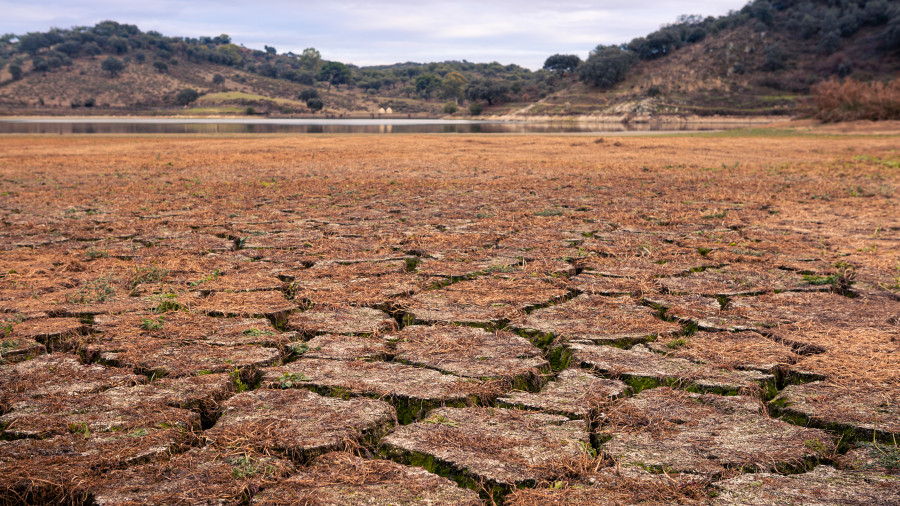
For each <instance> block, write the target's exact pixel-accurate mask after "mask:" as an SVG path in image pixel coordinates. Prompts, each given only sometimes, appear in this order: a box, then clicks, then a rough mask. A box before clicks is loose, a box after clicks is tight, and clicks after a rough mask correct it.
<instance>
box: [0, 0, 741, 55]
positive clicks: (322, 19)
mask: <svg viewBox="0 0 900 506" xmlns="http://www.w3.org/2000/svg"><path fill="white" fill-rule="evenodd" d="M744 3H746V0H706V1H701V2H688V1H684V0H675V1H661V0H651V1H644V2H640V3H638V2H634V1H627V0H601V1H578V0H558V1H547V0H493V1H491V2H481V1H473V0H457V1H453V2H449V1H446V0H444V1H434V0H418V1H412V0H380V1H357V0H330V1H329V2H318V1H316V2H313V1H299V2H297V1H286V0H257V1H255V2H249V3H248V2H236V1H213V0H193V1H191V2H181V1H175V0H161V1H159V0H156V1H149V2H121V1H119V0H115V1H114V0H98V1H90V2H89V1H85V0H69V1H63V0H33V1H29V2H27V3H25V2H21V0H19V1H15V2H13V1H9V0H0V9H2V11H3V12H4V25H5V28H4V31H11V32H14V33H25V32H29V31H44V30H47V29H48V28H50V27H54V26H55V27H62V28H68V27H70V26H77V25H92V24H94V23H96V22H98V21H101V20H105V19H112V20H116V21H120V22H123V23H131V24H136V25H138V26H139V27H141V29H143V30H156V31H159V32H160V33H163V34H166V35H173V36H190V37H196V36H200V35H218V34H220V33H228V34H229V35H231V37H232V40H234V41H235V42H236V43H243V44H245V45H247V46H248V47H254V48H262V46H263V44H268V45H272V46H275V47H276V48H278V50H279V51H295V52H298V51H301V50H302V49H303V48H306V47H316V48H318V49H319V50H320V51H321V52H322V54H323V56H324V57H325V58H329V59H336V60H341V61H347V62H351V63H355V64H358V65H367V64H386V63H395V62H399V61H423V62H424V61H441V60H448V59H456V60H462V59H466V60H469V61H495V60H496V61H500V62H501V63H518V64H521V65H524V66H528V67H531V68H537V67H539V66H540V65H541V64H542V63H543V60H544V59H545V58H546V57H547V56H549V55H551V54H554V53H558V52H564V53H576V54H580V55H582V56H586V55H587V52H588V51H589V50H590V49H592V48H593V47H595V46H596V45H597V44H601V43H602V44H614V43H621V42H627V41H628V40H631V39H632V38H634V37H638V36H641V35H645V34H646V33H648V32H650V31H653V30H655V29H657V28H659V26H660V25H662V24H664V23H670V22H673V21H675V18H676V17H677V16H678V15H679V14H702V15H721V14H725V13H726V12H727V11H728V10H730V9H739V8H741V7H742V6H743V5H744Z"/></svg>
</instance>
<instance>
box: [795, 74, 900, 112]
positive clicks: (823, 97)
mask: <svg viewBox="0 0 900 506" xmlns="http://www.w3.org/2000/svg"><path fill="white" fill-rule="evenodd" d="M812 106H813V111H814V114H815V117H816V118H819V119H821V120H822V121H825V122H836V121H853V120H861V119H867V120H873V121H878V120H889V119H895V120H896V119H900V80H894V81H891V82H889V83H882V82H877V81H876V82H869V83H863V82H859V81H854V80H852V79H847V80H844V81H837V80H834V79H832V80H829V81H825V82H822V83H819V84H817V85H815V86H813V88H812Z"/></svg>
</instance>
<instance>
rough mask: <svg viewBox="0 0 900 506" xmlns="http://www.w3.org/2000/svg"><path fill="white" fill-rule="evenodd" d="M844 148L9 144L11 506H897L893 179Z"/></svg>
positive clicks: (125, 141) (716, 139)
mask: <svg viewBox="0 0 900 506" xmlns="http://www.w3.org/2000/svg"><path fill="white" fill-rule="evenodd" d="M829 128H832V127H829ZM846 128H847V129H850V130H853V132H852V134H848V135H836V134H837V131H835V130H829V134H828V136H820V135H818V134H816V133H815V130H813V131H812V132H805V133H804V132H800V131H778V130H769V131H766V132H764V133H761V132H757V131H747V132H744V133H743V134H740V133H737V134H736V133H728V134H714V135H709V136H698V137H691V138H687V137H667V138H649V137H625V136H623V137H620V138H617V140H616V141H615V143H612V142H603V143H596V142H590V141H589V140H587V139H586V138H584V137H536V136H535V137H532V136H522V137H498V138H494V137H487V136H483V137H473V136H461V137H453V138H452V139H450V138H444V137H438V136H435V137H429V136H416V137H415V138H414V141H413V138H411V137H409V138H407V137H391V138H387V137H377V138H376V137H366V136H358V137H350V138H348V137H320V138H312V137H279V136H272V137H263V136H260V137H254V138H253V142H247V139H246V138H240V137H237V138H232V137H226V136H223V137H216V138H195V137H180V138H150V137H127V136H126V137H116V139H115V142H110V141H109V139H106V138H99V137H83V138H81V137H79V138H74V137H65V136H63V137H60V138H50V137H42V138H33V137H17V136H9V137H7V138H5V139H3V142H4V151H3V154H2V157H3V159H4V164H3V168H2V169H0V194H2V196H0V221H2V224H3V226H2V227H0V265H2V268H0V332H2V334H0V503H2V504H6V503H13V504H15V503H22V502H23V501H31V502H66V501H69V502H78V501H86V500H88V499H90V500H93V501H96V502H101V500H102V501H105V502H107V503H112V502H116V501H119V502H128V501H131V502H173V501H177V500H183V501H185V502H211V501H212V502H215V501H225V502H228V501H238V502H240V501H243V502H248V501H249V502H254V501H255V502H259V503H262V504H266V503H274V504H278V503H280V502H284V501H285V498H292V497H297V498H304V500H306V499H308V500H309V502H311V503H313V502H314V500H316V498H322V497H338V498H339V497H347V496H349V494H350V493H353V494H356V495H355V496H354V497H360V498H369V499H371V501H373V502H377V501H379V500H384V498H385V497H396V494H398V493H400V492H399V491H398V490H399V488H398V487H399V486H398V483H400V482H403V483H405V484H411V485H409V487H408V488H404V489H403V491H404V493H406V492H407V491H408V492H409V494H411V495H410V496H409V497H418V496H419V495H418V494H424V495H423V497H434V498H435V499H434V500H435V501H438V502H451V503H452V502H457V503H460V504H472V503H473V501H482V502H490V501H497V502H501V501H507V502H510V503H513V504H535V503H547V502H551V503H560V504H566V503H571V504H579V503H602V502H613V503H625V504H628V503H641V502H650V503H654V502H655V503H667V502H668V503H671V502H680V503H689V502H704V501H707V500H711V499H712V495H714V493H716V492H717V491H719V492H718V493H723V494H724V493H725V492H724V491H725V490H726V489H727V490H729V492H727V493H729V494H731V493H738V492H733V491H732V488H733V487H732V484H731V483H730V482H729V484H727V485H722V486H721V487H720V486H719V485H720V484H722V482H723V481H725V480H728V479H730V478H732V477H736V478H735V479H736V480H738V482H739V481H740V480H739V478H740V477H741V476H743V474H742V473H744V472H745V471H767V472H770V474H772V475H773V476H776V477H775V478H769V475H765V480H763V481H765V483H766V490H769V489H771V490H778V489H779V488H778V487H787V488H786V489H785V490H787V489H792V490H794V491H795V492H796V491H797V490H800V492H797V493H799V494H801V495H799V496H797V497H799V499H797V502H803V501H804V500H805V499H803V498H805V497H807V496H804V495H802V494H803V493H805V492H803V491H802V490H801V489H802V486H800V485H796V484H794V482H793V481H790V482H785V483H782V481H783V480H785V479H787V480H794V479H795V478H794V477H793V476H794V475H790V477H784V476H783V475H784V473H799V474H798V475H797V478H796V479H797V480H801V481H802V480H803V479H809V480H810V481H809V482H810V483H819V482H820V481H821V480H819V481H817V480H818V478H817V476H819V474H822V473H824V472H823V471H819V470H818V469H821V467H820V468H817V470H816V471H811V470H812V469H813V466H814V465H815V464H817V463H824V464H828V465H834V466H837V467H838V468H839V470H838V471H839V472H840V473H851V474H852V476H850V474H842V475H841V476H839V477H838V478H839V479H840V480H844V479H845V478H846V479H847V480H850V481H848V483H850V482H852V481H853V480H855V479H856V478H855V476H861V478H860V479H863V480H870V481H869V482H870V483H876V482H877V481H878V480H877V479H875V478H873V476H874V474H875V473H883V472H888V471H889V472H893V471H891V470H892V469H896V466H895V460H896V459H895V458H894V457H892V456H893V455H896V445H895V443H894V437H895V436H896V435H897V433H898V428H897V427H898V412H897V409H896V406H897V402H898V399H897V392H898V378H900V363H898V360H897V346H898V343H900V337H898V336H900V327H898V321H900V320H898V318H900V309H898V304H900V302H898V293H900V284H898V282H900V277H898V276H900V271H898V268H900V267H898V266H900V256H898V250H897V248H896V245H897V243H898V240H900V235H898V234H900V221H898V218H897V217H898V216H900V209H898V204H897V200H896V191H897V189H898V185H900V181H898V179H897V164H898V151H897V147H896V146H897V142H896V132H887V133H885V132H884V131H879V134H880V135H878V136H870V135H866V134H865V131H864V130H863V129H864V126H862V125H855V126H853V125H850V126H846ZM880 128H884V127H883V125H882V127H880ZM98 181H102V182H103V183H102V184H100V183H98ZM460 324H463V325H460ZM666 387H669V388H666ZM738 394H739V395H738ZM873 437H874V442H873ZM68 448H72V449H74V453H72V452H70V451H69V450H68ZM335 450H338V451H341V452H342V453H332V454H329V455H326V456H320V455H322V454H324V453H326V452H332V451H335ZM870 450H871V451H874V452H876V453H877V455H876V457H872V456H871V455H870V453H871V452H870ZM349 452H352V453H353V454H352V455H351V453H349ZM843 452H847V453H846V455H844V454H843ZM866 452H869V453H866ZM713 457H714V458H713ZM235 459H238V460H235ZM240 459H244V460H240ZM891 459H894V460H891ZM288 461H290V463H288ZM892 462H893V463H892ZM891 466H894V467H891ZM270 471H271V472H270ZM673 471H676V472H673ZM813 473H818V474H813ZM853 473H855V474H853ZM435 474H439V475H443V478H439V477H438V476H435ZM48 476H49V477H48ZM104 476H106V478H104ZM746 476H749V477H751V478H752V477H753V476H763V475H762V474H760V473H755V474H752V475H751V474H748V475H746ZM785 476H786V475H785ZM848 476H849V477H848ZM107 478H109V480H108V481H104V480H106V479H107ZM445 478H446V479H445ZM748 479H749V478H748ZM167 480H168V481H167ZM448 480H449V481H448ZM872 480H874V481H872ZM738 482H735V484H733V485H734V487H744V485H743V484H741V483H742V482H740V483H738ZM798 483H799V482H798ZM804 483H805V482H804ZM854 483H855V482H854ZM878 483H881V482H878ZM885 483H888V482H885ZM413 485H415V486H413ZM514 485H518V486H524V487H526V489H523V490H513V486H514ZM816 486H818V485H816ZM854 486H855V485H854ZM417 487H418V488H417ZM461 487H468V488H470V489H471V490H470V491H465V490H463V488H461ZM792 487H793V488H792ZM416 490H418V491H419V492H415V491H416ZM734 490H738V489H736V488H735V489H734ZM871 490H872V492H871V494H872V495H871V498H870V499H871V502H876V503H877V502H878V501H881V502H883V503H889V502H891V501H890V499H891V498H892V496H891V495H890V489H889V487H887V486H885V487H881V485H878V487H874V486H873V487H872V489H871ZM476 493H477V495H478V498H477V499H476V498H475V495H476ZM766 493H767V494H768V493H769V492H766ZM773 493H775V492H773ZM791 493H794V492H791ZM429 494H433V495H429ZM403 497H406V496H403ZM762 497H764V498H765V497H769V496H765V495H764V496H762ZM792 497H794V496H792ZM866 497H867V498H869V496H866ZM335 500H336V501H338V502H339V500H338V499H335ZM361 500H362V499H361Z"/></svg>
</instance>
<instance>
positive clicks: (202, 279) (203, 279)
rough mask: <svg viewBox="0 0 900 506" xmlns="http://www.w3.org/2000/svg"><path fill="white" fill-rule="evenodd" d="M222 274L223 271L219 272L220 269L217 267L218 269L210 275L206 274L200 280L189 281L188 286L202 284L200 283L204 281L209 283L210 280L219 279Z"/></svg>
mask: <svg viewBox="0 0 900 506" xmlns="http://www.w3.org/2000/svg"><path fill="white" fill-rule="evenodd" d="M221 275H222V273H221V272H219V269H216V270H214V271H212V273H210V274H209V275H208V276H206V277H204V278H201V279H200V280H199V281H191V282H189V283H188V286H191V287H194V286H200V285H202V284H203V283H208V282H210V281H214V280H216V279H219V276H221Z"/></svg>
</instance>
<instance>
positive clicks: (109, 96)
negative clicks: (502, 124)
mask: <svg viewBox="0 0 900 506" xmlns="http://www.w3.org/2000/svg"><path fill="white" fill-rule="evenodd" d="M898 71H900V4H897V3H896V2H891V1H888V0H803V1H797V0H753V1H751V2H750V3H748V4H747V5H746V6H745V7H744V8H743V9H741V10H740V11H736V12H732V13H730V14H728V15H726V16H721V17H702V16H694V15H686V16H681V17H680V18H679V19H678V20H676V22H675V23H673V24H671V25H666V26H663V27H662V28H660V29H659V30H657V31H655V32H653V33H650V34H648V35H646V36H643V37H638V38H635V39H633V40H631V41H629V42H626V43H622V44H620V45H612V46H604V45H600V46H597V47H596V48H594V50H593V51H591V53H590V56H589V57H588V58H587V60H586V61H581V59H580V58H578V57H577V56H574V55H552V56H549V57H548V59H547V62H546V64H545V66H544V68H543V69H541V70H538V71H531V70H529V69H526V68H523V67H520V66H517V65H501V64H499V63H470V62H467V61H465V60H463V61H447V62H435V63H424V64H423V63H412V62H407V63H400V64H395V65H382V66H370V67H357V66H353V65H347V64H344V63H341V62H337V61H329V60H325V59H323V58H322V56H321V54H320V53H319V52H318V51H317V50H316V49H314V48H308V49H306V50H304V51H302V52H301V53H300V54H295V53H292V52H287V53H279V52H278V51H277V49H276V48H274V47H269V46H265V48H264V50H253V49H248V48H245V47H243V46H240V45H237V44H235V43H234V42H233V41H232V40H231V38H230V37H229V36H228V35H225V34H222V35H218V36H207V37H198V38H188V37H167V36H164V35H162V34H160V33H157V32H152V31H150V32H143V31H141V30H140V29H139V28H138V27H136V26H134V25H128V24H121V23H117V22H114V21H104V22H101V23H98V24H97V25H95V26H93V27H75V28H71V29H51V30H49V31H47V32H40V33H37V32H35V33H28V34H20V35H14V34H8V35H4V36H3V37H2V38H0V112H4V111H5V112H8V113H10V112H11V113H17V112H18V113H30V112H31V113H33V112H50V113H77V114H85V113H87V112H89V111H96V110H102V111H104V112H109V111H115V110H121V111H129V112H131V111H152V112H156V111H163V112H165V113H169V114H171V113H182V112H187V113H192V114H215V113H218V114H221V113H247V112H256V113H267V114H313V113H320V112H319V111H322V110H323V109H324V110H325V112H328V113H332V114H340V113H354V112H356V113H360V112H376V111H378V110H380V109H385V110H386V109H388V108H390V109H391V110H392V111H393V112H395V113H402V114H406V113H415V114H429V115H434V114H452V113H455V112H456V111H459V113H469V112H471V113H479V112H480V111H481V110H482V109H484V112H485V113H486V114H512V115H519V116H533V115H537V116H546V115H584V114H605V115H618V116H622V117H631V116H634V115H645V116H646V115H657V114H699V115H704V114H729V115H735V114H737V115H743V114H790V113H793V112H794V111H796V107H797V103H798V99H802V98H803V97H805V96H808V94H809V93H810V89H811V88H812V87H813V86H814V85H816V84H817V83H820V82H822V81H824V80H827V79H831V78H847V77H849V78H853V79H856V80H860V81H878V80H887V79H891V78H893V77H894V76H895V75H896V73H897V72H898Z"/></svg>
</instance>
